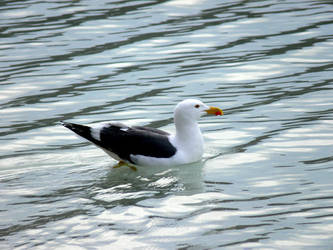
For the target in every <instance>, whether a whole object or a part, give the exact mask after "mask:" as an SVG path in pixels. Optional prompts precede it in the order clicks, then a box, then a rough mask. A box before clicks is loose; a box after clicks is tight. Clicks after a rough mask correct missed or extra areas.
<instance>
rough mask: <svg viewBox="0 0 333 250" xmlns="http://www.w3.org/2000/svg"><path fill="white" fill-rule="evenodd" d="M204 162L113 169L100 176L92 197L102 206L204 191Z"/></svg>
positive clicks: (127, 203)
mask: <svg viewBox="0 0 333 250" xmlns="http://www.w3.org/2000/svg"><path fill="white" fill-rule="evenodd" d="M203 165H204V162H203V161H200V162H196V163H192V164H187V165H180V166H175V167H161V166H152V167H144V166H140V167H136V168H137V171H133V170H132V169H130V168H128V167H126V166H122V167H119V168H113V167H112V166H113V165H110V170H109V172H108V173H107V175H106V176H104V177H103V178H101V179H100V180H99V182H98V183H96V185H95V187H94V188H93V191H92V194H91V195H92V196H91V199H93V200H94V201H95V202H98V203H103V204H104V206H111V207H113V206H116V205H129V204H133V205H134V204H136V203H137V202H139V201H141V200H145V199H147V198H163V197H166V196H168V195H170V194H179V195H193V194H197V193H202V192H203V191H204V184H203V174H202V169H203Z"/></svg>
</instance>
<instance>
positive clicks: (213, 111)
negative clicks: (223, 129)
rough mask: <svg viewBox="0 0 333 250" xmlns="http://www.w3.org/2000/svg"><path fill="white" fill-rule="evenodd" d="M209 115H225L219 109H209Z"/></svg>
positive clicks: (207, 111)
mask: <svg viewBox="0 0 333 250" xmlns="http://www.w3.org/2000/svg"><path fill="white" fill-rule="evenodd" d="M205 111H206V113H207V114H209V115H223V111H222V109H220V108H217V107H209V109H207V110H205Z"/></svg>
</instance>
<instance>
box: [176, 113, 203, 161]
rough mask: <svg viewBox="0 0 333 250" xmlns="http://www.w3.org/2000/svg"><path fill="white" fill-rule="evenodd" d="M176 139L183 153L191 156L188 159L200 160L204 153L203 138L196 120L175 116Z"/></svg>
mask: <svg viewBox="0 0 333 250" xmlns="http://www.w3.org/2000/svg"><path fill="white" fill-rule="evenodd" d="M175 125H176V135H175V141H176V143H177V144H178V146H179V147H180V148H181V149H182V151H183V152H182V153H184V154H185V155H188V156H189V159H188V161H197V160H200V159H201V157H202V154H203V138H202V135H201V131H200V128H199V126H198V123H197V121H196V120H192V119H187V118H186V117H180V116H178V117H177V116H175Z"/></svg>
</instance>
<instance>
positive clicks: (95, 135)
mask: <svg viewBox="0 0 333 250" xmlns="http://www.w3.org/2000/svg"><path fill="white" fill-rule="evenodd" d="M204 114H211V115H222V114H223V111H222V110H221V109H219V108H216V107H208V106H207V105H205V104H204V103H202V102H201V101H199V100H195V99H187V100H184V101H182V102H180V103H178V105H177V106H176V108H175V111H174V122H175V126H176V133H175V134H174V135H171V134H169V133H167V132H165V131H162V130H159V129H155V128H150V127H141V126H133V127H129V126H126V125H125V124H122V123H118V122H110V123H102V124H99V125H97V126H93V127H89V126H85V125H79V124H75V123H69V122H62V125H63V126H65V127H66V128H68V129H70V130H72V131H73V132H74V133H76V134H77V135H79V136H81V137H83V138H85V139H87V140H88V141H90V142H92V143H94V144H95V145H96V146H98V147H100V148H102V149H103V150H104V151H105V152H106V153H107V154H109V155H110V156H111V157H112V158H114V159H116V160H118V161H121V162H126V163H129V164H134V165H143V166H152V165H154V166H156V165H157V166H158V165H163V166H173V165H181V164H187V163H191V162H195V161H198V160H200V159H201V157H202V155H203V138H202V135H201V132H200V129H199V127H198V123H197V121H198V120H199V118H200V117H201V116H202V115H204Z"/></svg>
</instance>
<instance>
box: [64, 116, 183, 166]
mask: <svg viewBox="0 0 333 250" xmlns="http://www.w3.org/2000/svg"><path fill="white" fill-rule="evenodd" d="M62 124H63V125H64V126H65V127H67V128H69V129H70V130H72V131H73V132H75V133H76V134H78V135H80V136H82V137H84V138H85V139H87V140H89V141H91V142H92V143H94V144H96V145H97V146H99V147H101V148H103V149H104V150H107V151H110V152H112V153H113V154H116V155H117V156H118V157H119V158H120V159H122V160H126V161H128V162H131V163H134V164H135V162H133V161H132V159H131V157H130V155H144V156H150V157H156V158H169V157H171V156H173V155H174V154H175V153H176V151H177V150H176V148H175V147H174V146H173V145H172V144H171V143H170V141H169V139H168V135H169V134H168V133H166V132H164V131H162V130H159V129H155V128H149V127H139V126H136V127H128V126H125V125H123V124H112V123H109V124H105V125H104V126H102V127H101V128H100V129H98V130H96V129H95V131H94V132H93V131H92V130H93V129H92V128H90V127H88V126H84V125H79V124H74V123H67V122H66V123H65V122H63V123H62Z"/></svg>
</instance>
